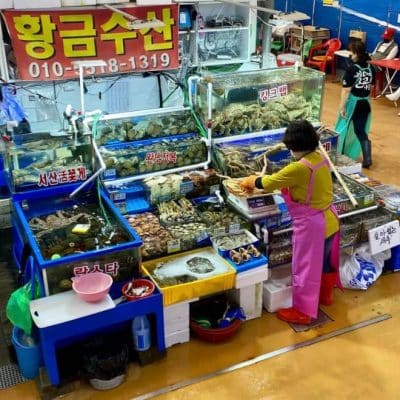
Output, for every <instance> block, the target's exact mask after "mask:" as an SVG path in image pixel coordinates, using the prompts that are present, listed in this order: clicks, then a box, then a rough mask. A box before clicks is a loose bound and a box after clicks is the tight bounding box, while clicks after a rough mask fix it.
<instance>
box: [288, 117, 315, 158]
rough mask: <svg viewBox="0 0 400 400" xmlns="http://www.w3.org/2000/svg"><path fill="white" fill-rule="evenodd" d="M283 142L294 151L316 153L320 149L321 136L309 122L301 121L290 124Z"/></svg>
mask: <svg viewBox="0 0 400 400" xmlns="http://www.w3.org/2000/svg"><path fill="white" fill-rule="evenodd" d="M282 141H283V143H285V145H286V147H287V148H288V149H289V150H292V151H314V150H315V149H316V148H317V147H318V142H319V136H318V133H317V132H316V131H315V129H314V127H313V126H312V125H311V124H310V123H309V122H308V121H306V120H303V119H300V120H296V121H292V122H291V123H290V124H289V126H288V127H287V128H286V131H285V134H284V135H283V140H282Z"/></svg>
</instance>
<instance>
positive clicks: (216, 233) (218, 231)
mask: <svg viewBox="0 0 400 400" xmlns="http://www.w3.org/2000/svg"><path fill="white" fill-rule="evenodd" d="M225 233H226V230H225V228H217V229H214V236H220V235H223V234H225Z"/></svg>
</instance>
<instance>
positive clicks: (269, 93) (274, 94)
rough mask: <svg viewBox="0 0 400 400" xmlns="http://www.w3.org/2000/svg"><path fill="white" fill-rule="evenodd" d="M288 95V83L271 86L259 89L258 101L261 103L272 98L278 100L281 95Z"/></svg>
mask: <svg viewBox="0 0 400 400" xmlns="http://www.w3.org/2000/svg"><path fill="white" fill-rule="evenodd" d="M287 95H288V85H286V84H282V85H277V86H271V87H268V88H265V89H262V90H259V91H258V101H259V102H260V103H267V102H268V101H270V100H276V99H279V98H280V97H285V96H287Z"/></svg>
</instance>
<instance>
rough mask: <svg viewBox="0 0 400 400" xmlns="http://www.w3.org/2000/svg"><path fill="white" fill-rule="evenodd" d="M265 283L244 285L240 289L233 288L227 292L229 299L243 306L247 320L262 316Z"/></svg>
mask: <svg viewBox="0 0 400 400" xmlns="http://www.w3.org/2000/svg"><path fill="white" fill-rule="evenodd" d="M262 285H263V283H262V282H259V283H256V284H254V285H250V286H246V287H242V288H240V289H232V290H230V291H229V292H227V296H228V298H229V299H231V300H233V301H235V302H236V303H237V304H238V305H240V307H241V308H243V311H244V314H245V315H246V321H248V320H250V319H254V318H259V317H261V314H262V305H263V299H262V295H263V286H262Z"/></svg>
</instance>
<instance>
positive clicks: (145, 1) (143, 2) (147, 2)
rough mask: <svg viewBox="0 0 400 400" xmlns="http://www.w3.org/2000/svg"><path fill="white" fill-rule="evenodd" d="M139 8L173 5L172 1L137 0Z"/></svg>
mask: <svg viewBox="0 0 400 400" xmlns="http://www.w3.org/2000/svg"><path fill="white" fill-rule="evenodd" d="M136 4H137V5H138V6H158V5H159V4H172V0H136Z"/></svg>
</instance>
